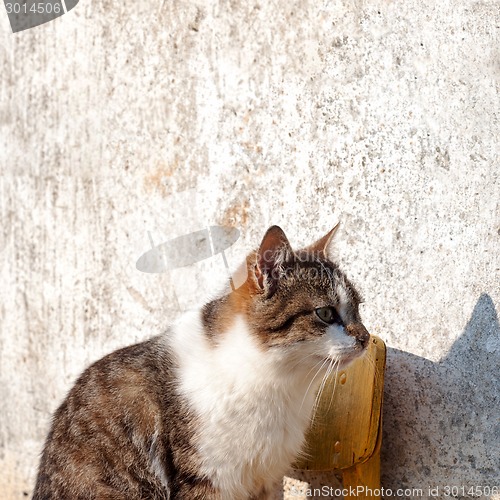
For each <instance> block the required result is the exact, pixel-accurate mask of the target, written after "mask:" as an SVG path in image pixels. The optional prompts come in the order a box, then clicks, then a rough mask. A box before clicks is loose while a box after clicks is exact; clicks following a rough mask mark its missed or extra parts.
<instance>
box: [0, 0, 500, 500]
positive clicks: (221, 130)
mask: <svg viewBox="0 0 500 500" xmlns="http://www.w3.org/2000/svg"><path fill="white" fill-rule="evenodd" d="M1 10H2V8H1V7H0V11H1ZM499 17H500V16H499V12H498V3H497V2H496V1H494V0H492V1H485V2H475V1H460V0H452V1H450V2H432V1H428V0H424V1H417V0H411V1H389V0H385V1H377V0H374V1H371V2H362V1H355V2H348V1H329V0H328V1H327V0H321V1H313V0H310V1H301V2H298V1H284V0H277V1H274V2H262V3H257V2H253V1H250V2H240V1H233V2H216V1H211V0H209V1H207V2H201V1H198V2H196V1H182V2H165V1H156V2H154V1H150V0H145V1H141V2H136V1H132V0H123V1H121V2H107V1H99V0H93V1H92V2H86V1H83V0H82V1H81V2H80V3H79V4H78V5H77V7H76V8H75V9H73V10H72V11H71V12H69V13H68V14H67V15H65V16H63V17H61V18H59V19H57V20H55V21H54V22H51V23H48V24H46V25H43V26H40V27H37V28H34V29H31V30H28V31H25V32H21V33H17V34H15V35H13V34H12V33H11V32H10V27H9V24H8V20H7V16H6V15H4V14H2V12H0V39H1V43H0V168H1V172H2V176H1V178H0V208H1V220H2V224H1V231H0V252H1V257H2V258H1V260H0V264H1V273H2V274H1V276H2V285H1V287H0V304H1V306H0V307H1V308H0V311H1V316H0V471H1V474H0V491H1V495H0V496H1V497H2V498H4V499H17V498H22V497H23V495H24V492H26V493H28V494H29V493H30V491H31V488H32V485H33V480H34V475H35V472H36V466H37V461H38V454H39V452H40V450H41V446H42V441H43V439H44V437H45V434H46V432H47V429H48V425H49V418H50V414H51V413H52V412H53V411H54V409H55V408H56V407H57V405H58V404H59V402H60V401H61V399H62V397H63V395H64V394H65V392H66V391H67V390H68V389H69V387H70V386H71V384H72V382H73V381H74V380H75V377H76V376H77V375H78V374H79V373H80V372H81V370H82V369H83V368H84V367H85V366H86V365H87V364H88V363H90V362H91V361H93V360H96V359H97V358H99V357H100V356H101V355H103V354H105V353H107V352H109V351H110V350H112V349H114V348H116V347H118V346H122V345H125V344H128V343H131V342H133V341H136V340H138V339H144V338H146V337H148V336H150V335H152V334H156V333H158V332H160V331H161V330H162V329H164V328H165V325H166V324H168V323H169V322H170V321H171V320H172V319H173V318H175V317H176V315H178V314H179V313H180V311H182V310H183V309H185V308H187V307H189V305H191V304H194V303H198V302H200V301H202V300H203V299H204V298H205V297H206V296H207V294H209V293H210V292H211V291H212V292H213V291H214V283H222V282H223V281H224V279H225V275H224V268H223V266H222V261H221V260H220V259H217V258H214V259H211V260H207V261H204V262H202V263H199V264H196V265H193V266H191V267H189V268H186V269H184V270H182V271H180V270H176V271H173V272H171V273H166V274H161V275H146V274H142V273H140V272H138V271H137V270H136V269H135V261H136V259H137V258H138V257H139V255H141V254H142V253H143V252H144V251H145V250H147V249H148V248H149V245H150V243H149V239H148V234H147V231H150V232H151V236H152V237H153V239H154V240H155V242H157V243H159V242H162V241H165V240H167V239H169V238H171V237H173V236H177V235H180V234H184V233H186V232H189V231H190V230H195V229H199V228H201V227H203V226H204V225H206V224H226V225H227V224H229V225H233V226H235V227H237V228H238V229H239V230H240V231H241V233H242V237H241V238H240V240H239V241H238V242H237V243H236V244H235V245H234V246H233V247H232V248H231V249H230V250H229V251H228V252H227V257H228V260H229V262H230V264H231V265H232V266H235V265H237V263H238V260H239V259H241V257H242V256H243V255H244V254H245V252H246V251H247V250H248V249H249V248H251V247H252V246H254V245H255V244H257V243H258V241H259V240H260V238H261V236H262V234H263V232H264V230H265V229H266V228H267V227H268V226H269V225H270V224H272V223H277V224H280V225H282V227H283V228H284V229H285V230H286V231H287V233H288V234H289V237H290V239H291V241H292V242H294V243H295V244H302V243H306V242H309V241H310V240H311V239H313V238H315V237H316V236H318V235H320V234H322V233H324V232H325V231H326V230H327V229H329V228H330V227H331V226H332V224H334V223H335V222H336V221H337V220H339V219H340V220H341V221H342V228H341V231H340V232H339V234H338V238H337V255H338V259H339V261H340V262H341V263H342V264H343V267H344V269H345V270H346V271H347V273H348V274H349V275H350V276H351V277H352V279H353V280H354V282H355V283H357V284H358V286H359V288H360V289H361V290H362V292H363V295H364V297H365V304H364V306H363V315H364V319H365V324H366V325H367V327H368V329H369V330H370V331H371V332H373V333H376V334H378V335H380V336H381V337H382V338H384V339H385V340H386V342H387V345H388V347H389V349H388V365H387V378H386V380H387V381H386V392H385V410H384V426H385V432H384V444H383V464H382V471H383V472H382V475H383V484H384V486H385V487H386V488H394V489H396V488H405V487H414V488H422V489H424V493H425V495H426V496H428V494H427V490H428V488H429V487H435V486H440V487H443V486H445V485H464V486H467V487H469V486H487V485H489V486H493V485H495V484H496V485H498V483H499V477H500V457H499V449H500V427H499V420H498V415H499V412H500V409H499V408H500V382H499V373H500V361H499V359H500V326H499V319H498V309H499V305H500V290H499V282H500V270H499V267H500V259H499V255H498V248H499V244H500V241H499V240H500V209H499V200H500V181H499V169H498V156H497V144H498V143H497V137H498V109H499V99H498V75H499V65H498V61H499V43H498V42H499V38H498V25H499V22H500V18H499ZM218 286H219V285H217V287H218ZM217 287H216V288H217ZM442 494H443V490H441V492H440V496H442ZM465 496H466V497H467V495H465Z"/></svg>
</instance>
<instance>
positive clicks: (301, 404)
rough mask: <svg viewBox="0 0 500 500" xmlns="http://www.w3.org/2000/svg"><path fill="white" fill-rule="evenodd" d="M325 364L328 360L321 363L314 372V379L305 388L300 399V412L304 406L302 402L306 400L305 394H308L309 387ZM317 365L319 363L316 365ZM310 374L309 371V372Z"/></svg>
mask: <svg viewBox="0 0 500 500" xmlns="http://www.w3.org/2000/svg"><path fill="white" fill-rule="evenodd" d="M325 363H328V359H324V360H323V361H322V362H321V366H320V367H319V368H318V370H317V371H316V373H315V375H314V377H313V378H312V379H311V381H310V382H309V385H308V386H307V389H306V391H305V393H304V397H303V398H302V403H300V409H301V410H302V406H303V405H304V401H305V400H306V397H307V394H308V393H309V389H310V388H311V385H312V383H313V382H314V379H315V378H316V377H317V376H318V374H319V373H320V372H321V369H322V368H323V365H324V364H325ZM318 364H319V363H318ZM316 366H317V365H316ZM309 372H311V370H310V371H309Z"/></svg>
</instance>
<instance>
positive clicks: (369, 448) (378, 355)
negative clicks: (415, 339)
mask: <svg viewBox="0 0 500 500" xmlns="http://www.w3.org/2000/svg"><path fill="white" fill-rule="evenodd" d="M385 353H386V349H385V344H384V342H383V341H382V340H381V339H380V338H378V337H376V336H375V335H372V336H371V338H370V342H369V345H368V347H367V350H366V352H365V354H364V356H362V357H361V358H359V359H356V360H355V361H353V362H352V363H351V364H350V365H348V366H347V367H346V368H345V369H343V370H340V371H339V372H338V373H337V374H332V375H331V376H330V377H329V379H328V380H327V382H326V385H325V388H324V390H323V392H322V394H321V397H320V400H319V403H318V407H317V410H316V413H315V416H314V418H313V422H312V425H311V428H310V429H309V432H308V434H307V446H306V448H305V450H304V455H303V457H302V458H300V459H299V460H298V461H297V463H296V464H295V465H294V468H297V469H307V470H316V471H325V470H338V469H348V468H352V467H353V466H355V465H356V464H362V463H363V462H365V461H367V460H368V459H369V458H370V457H372V456H373V455H375V454H379V448H380V441H381V429H382V416H381V415H382V414H381V410H382V398H383V385H384V370H385ZM373 465H374V466H375V467H374V468H375V469H377V467H378V472H373V468H370V470H369V471H366V470H363V468H362V467H358V469H359V471H358V472H356V471H355V469H351V470H350V473H351V474H358V473H359V474H368V475H372V474H375V475H378V477H380V471H379V465H378V466H377V465H376V464H373ZM344 479H346V478H344ZM378 481H379V479H378ZM369 482H370V483H372V484H375V483H376V482H377V481H376V482H375V483H374V482H373V481H372V480H370V481H369Z"/></svg>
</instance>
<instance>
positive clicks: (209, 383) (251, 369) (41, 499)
mask: <svg viewBox="0 0 500 500" xmlns="http://www.w3.org/2000/svg"><path fill="white" fill-rule="evenodd" d="M335 230H336V227H335V228H334V229H332V230H331V231H330V232H329V233H328V234H327V235H325V236H324V237H323V238H321V239H320V240H318V241H317V242H316V243H314V244H312V245H310V246H309V247H306V248H303V249H301V250H298V251H293V250H292V247H291V246H290V243H289V241H288V239H287V237H286V235H285V233H284V232H283V230H282V229H280V228H279V227H278V226H273V227H271V228H269V229H268V231H267V232H266V234H265V236H264V238H263V239H262V242H261V244H260V247H259V248H258V250H256V251H254V252H252V253H251V254H250V255H249V256H248V257H247V259H246V262H245V263H244V264H243V266H244V268H245V269H246V273H247V274H246V276H247V277H246V281H245V282H244V283H243V284H242V285H241V286H240V287H239V288H237V289H236V290H228V291H227V293H225V294H223V295H222V296H220V297H218V298H216V299H215V300H212V301H210V302H208V303H207V304H205V305H204V306H203V307H201V308H199V309H198V310H195V311H191V312H188V313H185V314H184V315H183V316H182V317H181V318H180V319H179V320H178V321H177V322H176V323H174V324H173V325H172V326H171V327H170V329H169V330H168V331H167V332H166V333H164V334H162V335H159V336H157V337H153V338H152V339H150V340H147V341H145V342H142V343H139V344H136V345H133V346H130V347H125V348H123V349H120V350H118V351H116V352H113V353H112V354H109V355H108V356H106V357H104V358H103V359H101V360H100V361H97V362H96V363H94V364H93V365H91V366H90V367H89V368H88V369H87V370H85V371H84V372H83V374H82V375H81V376H80V377H79V378H78V380H77V381H76V383H75V385H74V387H73V388H72V389H71V391H70V392H69V394H68V396H67V397H66V399H65V401H64V402H63V403H62V405H61V406H60V407H59V409H58V410H57V411H56V413H55V415H54V418H53V422H52V427H51V430H50V432H49V435H48V437H47V440H46V443H45V447H44V449H43V453H42V457H41V461H40V466H39V471H38V477H37V481H36V486H35V490H34V496H33V499H34V500H49V499H50V500H56V499H57V500H94V499H95V500H146V499H152V500H160V499H165V500H166V499H170V500H178V499H182V500H197V499H199V500H243V499H245V500H246V499H264V498H266V497H267V495H269V494H270V492H271V491H272V490H273V488H275V487H276V485H277V484H279V483H280V481H282V478H283V475H284V474H285V473H286V471H287V469H288V468H289V466H290V464H291V463H292V462H293V460H294V459H295V458H296V457H297V456H298V455H299V453H300V452H301V449H302V446H303V444H304V436H305V432H306V431H307V429H308V427H309V425H310V421H311V418H312V414H313V409H314V406H315V400H316V392H317V390H318V388H319V386H320V384H321V381H322V379H323V378H324V377H325V375H326V374H327V373H329V372H330V371H331V370H332V368H334V367H337V368H338V367H341V366H344V365H345V364H346V363H348V362H350V361H351V360H352V359H354V358H356V357H357V356H359V355H361V354H362V353H363V352H364V349H365V347H366V345H367V343H368V340H369V334H368V332H367V330H366V329H365V327H364V326H363V324H362V323H361V320H360V315H359V307H358V306H359V303H360V296H359V294H358V292H357V291H356V289H355V288H354V286H353V285H352V283H351V282H350V281H349V280H348V279H347V278H346V276H345V275H344V273H343V272H342V271H340V269H339V268H338V266H337V265H336V264H334V263H333V262H332V261H331V260H330V259H329V258H328V247H329V246H330V242H331V240H332V237H333V234H334V233H335Z"/></svg>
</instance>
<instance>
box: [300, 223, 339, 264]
mask: <svg viewBox="0 0 500 500" xmlns="http://www.w3.org/2000/svg"><path fill="white" fill-rule="evenodd" d="M339 226H340V222H338V223H337V225H336V226H335V227H334V228H333V229H331V230H330V231H329V232H328V233H326V234H325V236H323V238H320V239H319V240H318V241H316V242H314V243H313V244H312V245H309V246H308V247H307V250H309V251H311V252H312V253H314V254H315V255H319V256H320V257H323V258H327V257H328V249H329V248H330V244H331V242H332V239H333V237H334V235H335V233H336V232H337V229H338V228H339Z"/></svg>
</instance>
